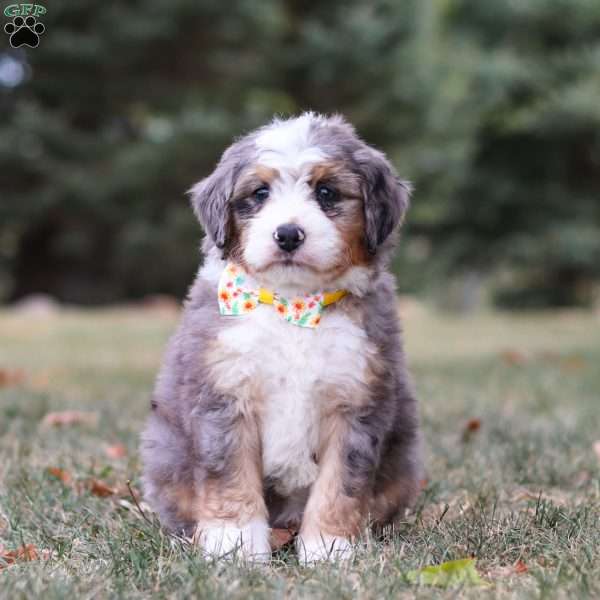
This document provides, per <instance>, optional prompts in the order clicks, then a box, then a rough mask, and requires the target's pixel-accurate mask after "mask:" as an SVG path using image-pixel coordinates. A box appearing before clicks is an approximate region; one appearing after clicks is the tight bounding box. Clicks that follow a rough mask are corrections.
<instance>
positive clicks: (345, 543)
mask: <svg viewBox="0 0 600 600" xmlns="http://www.w3.org/2000/svg"><path fill="white" fill-rule="evenodd" d="M296 551H297V552H298V558H299V560H300V562H301V563H306V564H309V563H314V562H318V561H322V560H328V561H331V562H335V561H339V560H348V559H349V558H351V557H352V544H351V543H350V540H349V539H348V538H345V537H339V536H336V535H328V534H326V533H321V534H320V535H319V536H317V537H312V536H302V535H299V536H298V537H297V538H296Z"/></svg>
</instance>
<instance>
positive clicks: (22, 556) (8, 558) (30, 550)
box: [0, 544, 40, 569]
mask: <svg viewBox="0 0 600 600" xmlns="http://www.w3.org/2000/svg"><path fill="white" fill-rule="evenodd" d="M39 557H40V555H39V552H38V550H37V548H36V547H35V546H34V545H33V544H25V545H24V546H21V547H20V548H17V549H16V550H10V551H8V552H7V551H5V550H4V548H3V547H0V569H2V568H4V567H7V566H8V565H12V564H14V563H16V562H17V561H24V562H25V561H29V560H37V559H38V558H39ZM3 563H4V564H3Z"/></svg>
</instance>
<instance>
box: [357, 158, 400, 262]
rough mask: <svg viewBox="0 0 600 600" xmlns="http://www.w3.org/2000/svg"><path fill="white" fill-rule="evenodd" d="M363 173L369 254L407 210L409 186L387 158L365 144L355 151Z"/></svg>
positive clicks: (394, 227) (373, 252)
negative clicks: (362, 147) (364, 146)
mask: <svg viewBox="0 0 600 600" xmlns="http://www.w3.org/2000/svg"><path fill="white" fill-rule="evenodd" d="M355 160H356V161H357V163H358V165H359V169H360V171H361V173H362V176H363V197H364V211H365V237H366V241H367V248H368V250H369V252H370V253H371V254H375V253H376V252H377V248H378V247H379V246H380V245H381V244H383V242H385V240H386V239H387V238H388V236H389V235H390V234H391V233H392V231H394V229H396V227H397V226H398V225H399V224H400V223H401V222H402V219H403V217H404V214H405V212H406V210H407V209H408V204H409V197H410V192H411V186H410V184H409V183H408V182H406V181H402V180H401V179H400V178H399V177H398V176H397V175H396V172H395V171H394V168H393V167H392V165H391V164H390V162H389V161H388V160H387V158H386V157H385V156H384V155H383V154H382V153H381V152H379V151H378V150H375V149H374V148H370V147H366V148H364V149H361V150H359V151H358V152H356V154H355Z"/></svg>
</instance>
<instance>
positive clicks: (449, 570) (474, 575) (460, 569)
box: [406, 558, 485, 588]
mask: <svg viewBox="0 0 600 600" xmlns="http://www.w3.org/2000/svg"><path fill="white" fill-rule="evenodd" d="M406 579H407V580H408V581H409V582H410V583H417V584H419V585H433V586H438V587H444V588H447V587H450V586H455V585H464V584H466V585H485V581H484V580H483V579H482V578H481V577H480V576H479V573H478V572H477V569H476V568H475V559H473V558H462V559H459V560H450V561H448V562H445V563H442V564H441V565H430V566H428V567H423V568H422V569H416V570H414V571H409V572H408V573H407V574H406Z"/></svg>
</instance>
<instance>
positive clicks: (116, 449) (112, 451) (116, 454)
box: [104, 444, 127, 458]
mask: <svg viewBox="0 0 600 600" xmlns="http://www.w3.org/2000/svg"><path fill="white" fill-rule="evenodd" d="M104 453H105V454H106V456H108V458H123V457H124V456H127V448H126V447H125V446H124V445H123V444H114V445H113V446H107V447H106V448H104Z"/></svg>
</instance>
